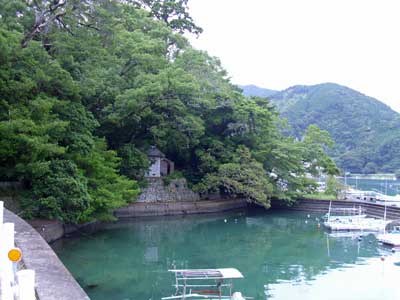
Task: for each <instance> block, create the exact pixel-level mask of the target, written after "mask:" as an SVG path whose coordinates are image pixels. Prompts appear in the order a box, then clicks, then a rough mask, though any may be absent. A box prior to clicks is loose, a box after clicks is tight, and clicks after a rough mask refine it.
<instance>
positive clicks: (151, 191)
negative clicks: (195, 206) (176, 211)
mask: <svg viewBox="0 0 400 300" xmlns="http://www.w3.org/2000/svg"><path fill="white" fill-rule="evenodd" d="M147 181H148V186H147V187H146V188H145V189H144V190H143V191H142V193H141V194H140V196H139V198H138V200H137V202H178V201H183V202H185V201H199V200H200V196H199V194H197V193H195V192H193V191H192V190H191V189H189V188H188V186H187V182H186V179H185V178H180V179H174V180H172V181H171V182H170V183H169V184H168V185H164V181H163V178H161V177H153V178H147Z"/></svg>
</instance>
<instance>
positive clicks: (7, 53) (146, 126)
mask: <svg viewBox="0 0 400 300" xmlns="http://www.w3.org/2000/svg"><path fill="white" fill-rule="evenodd" d="M143 8H144V9H143ZM0 15H1V18H0V138H1V139H0V162H1V167H0V178H1V179H2V180H20V181H22V182H23V183H24V186H25V188H26V192H25V196H24V197H23V203H22V207H23V209H24V212H25V214H26V215H27V216H30V217H46V218H58V219H60V220H63V221H64V222H85V221H88V220H90V219H93V218H98V219H106V220H107V219H110V218H112V215H111V212H112V210H113V209H114V208H116V207H119V206H122V205H125V204H126V203H128V202H130V201H132V200H134V198H135V197H136V195H137V194H138V192H139V188H138V186H137V183H136V182H137V181H139V182H143V176H144V174H145V172H146V171H147V168H148V166H149V161H148V159H147V156H146V152H147V150H148V148H149V147H150V145H154V144H155V145H157V146H158V147H159V148H160V149H161V150H162V151H163V152H164V153H166V154H167V156H168V157H169V158H170V159H172V160H173V161H175V164H176V167H177V169H178V170H180V171H181V172H182V174H183V175H184V176H185V177H186V178H187V179H188V180H189V184H190V185H193V186H195V187H196V188H197V189H198V190H199V191H201V192H202V193H207V192H212V191H219V192H220V193H221V194H223V195H226V196H229V197H244V198H246V199H247V200H248V201H250V202H256V203H259V204H262V205H264V206H265V207H269V205H270V199H271V198H276V199H281V200H285V201H289V202H290V201H294V199H296V198H297V197H298V196H299V195H301V194H302V193H305V192H308V191H310V190H312V189H313V187H314V186H315V183H313V181H312V180H310V179H308V178H307V175H308V174H309V173H312V174H315V173H316V172H317V171H323V172H326V173H328V174H335V173H336V172H337V168H336V166H335V165H334V163H333V161H332V160H331V159H330V158H329V157H328V156H327V155H326V153H325V151H326V150H327V148H328V146H330V144H331V140H330V139H329V136H328V135H327V134H326V132H324V131H321V130H319V129H318V128H317V127H315V126H312V127H310V128H309V130H308V131H307V133H306V134H305V136H304V138H303V140H302V141H296V140H295V139H293V138H288V137H284V136H283V135H282V134H281V133H280V130H279V129H278V128H279V126H278V125H280V123H281V122H280V120H279V118H278V116H277V113H276V112H275V110H274V108H273V107H272V106H271V105H270V103H269V102H268V101H266V100H265V99H262V98H257V97H254V98H245V97H244V96H243V95H242V94H241V90H240V89H239V88H238V87H236V86H234V85H233V84H232V83H231V82H230V80H229V77H228V74H227V73H226V71H225V70H224V69H223V68H222V66H221V63H220V61H219V60H218V59H217V58H215V57H211V56H209V55H208V54H207V53H205V52H203V51H197V50H195V49H193V48H191V46H190V45H189V43H188V42H187V40H186V39H185V38H184V37H183V36H182V35H181V34H180V33H179V32H183V31H189V32H193V33H199V32H200V31H201V30H200V29H199V28H198V27H197V26H196V25H195V24H194V23H193V20H192V19H191V18H190V16H189V15H188V14H187V1H186V0H182V1H172V0H165V1H158V0H157V1H156V0H155V1H147V0H138V1H117V0H115V1H74V0H57V1H27V2H25V1H15V2H13V3H11V2H9V1H0ZM21 46H22V47H21ZM128 178H129V179H128Z"/></svg>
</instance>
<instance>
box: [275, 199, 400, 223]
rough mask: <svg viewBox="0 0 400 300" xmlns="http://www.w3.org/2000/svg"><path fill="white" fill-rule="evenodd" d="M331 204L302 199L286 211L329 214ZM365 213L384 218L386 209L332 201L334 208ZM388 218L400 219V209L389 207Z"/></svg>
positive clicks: (365, 204) (370, 204)
mask: <svg viewBox="0 0 400 300" xmlns="http://www.w3.org/2000/svg"><path fill="white" fill-rule="evenodd" d="M329 202H330V201H327V200H314V199H302V200H299V201H297V202H296V203H295V204H294V205H293V206H291V207H285V208H286V209H291V210H297V211H309V212H313V213H321V214H324V213H327V212H328V210H329ZM273 207H274V208H279V207H280V206H279V204H278V203H273ZM359 207H361V209H362V210H363V211H365V213H366V214H367V215H368V216H370V217H374V218H383V216H384V213H385V207H384V206H383V205H379V204H374V203H366V202H361V201H346V200H343V201H339V200H336V201H332V208H359ZM386 217H387V219H389V220H399V219H400V207H393V206H387V207H386Z"/></svg>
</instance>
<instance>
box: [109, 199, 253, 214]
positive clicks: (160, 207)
mask: <svg viewBox="0 0 400 300" xmlns="http://www.w3.org/2000/svg"><path fill="white" fill-rule="evenodd" d="M246 206H247V202H246V200H244V199H231V200H219V201H197V202H155V203H144V202H135V203H132V204H130V205H129V206H128V207H124V208H120V209H117V210H116V211H115V213H114V214H115V216H116V217H117V218H132V217H144V216H169V215H184V214H201V213H214V212H221V211H228V210H233V209H239V208H244V207H246Z"/></svg>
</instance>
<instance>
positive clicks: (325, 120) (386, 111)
mask: <svg viewBox="0 0 400 300" xmlns="http://www.w3.org/2000/svg"><path fill="white" fill-rule="evenodd" d="M269 99H270V100H271V102H272V103H273V104H274V105H275V106H276V107H277V109H278V111H279V112H280V113H281V115H282V116H283V117H285V118H287V119H288V122H289V124H290V125H291V130H290V133H291V134H293V135H295V136H297V137H301V136H302V134H303V133H304V131H305V129H306V128H307V127H308V125H310V124H316V125H318V126H319V127H320V128H321V129H325V130H327V131H328V132H329V133H330V134H331V136H332V138H333V139H334V140H335V142H336V146H335V149H334V150H333V152H332V153H331V154H332V156H333V157H334V158H335V159H336V161H337V163H338V165H339V166H340V167H341V168H342V169H344V170H346V171H350V172H362V173H374V172H378V171H379V172H394V171H396V170H399V169H400V114H398V113H397V112H395V111H393V110H392V109H391V108H390V107H389V106H387V105H385V104H383V103H382V102H380V101H378V100H377V99H374V98H371V97H368V96H366V95H364V94H362V93H360V92H357V91H355V90H352V89H350V88H348V87H345V86H341V85H338V84H334V83H323V84H318V85H313V86H301V85H297V86H293V87H290V88H288V89H286V90H284V91H281V92H278V93H274V94H273V95H270V96H269Z"/></svg>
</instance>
